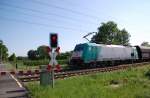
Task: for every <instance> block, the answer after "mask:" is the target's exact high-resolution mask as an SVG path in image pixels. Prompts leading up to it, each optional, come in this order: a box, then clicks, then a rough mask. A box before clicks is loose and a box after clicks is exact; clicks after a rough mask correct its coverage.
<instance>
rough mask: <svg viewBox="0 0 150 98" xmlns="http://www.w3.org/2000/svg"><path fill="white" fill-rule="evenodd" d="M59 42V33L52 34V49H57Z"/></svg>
mask: <svg viewBox="0 0 150 98" xmlns="http://www.w3.org/2000/svg"><path fill="white" fill-rule="evenodd" d="M57 41H58V35H57V33H52V34H50V46H51V47H52V48H56V47H57V45H58V42H57Z"/></svg>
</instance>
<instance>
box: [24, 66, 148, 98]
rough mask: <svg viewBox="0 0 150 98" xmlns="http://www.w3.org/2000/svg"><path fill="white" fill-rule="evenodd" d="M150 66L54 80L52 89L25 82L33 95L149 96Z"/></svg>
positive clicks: (55, 97) (83, 97) (39, 97)
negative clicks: (146, 74)
mask: <svg viewBox="0 0 150 98" xmlns="http://www.w3.org/2000/svg"><path fill="white" fill-rule="evenodd" d="M149 69H150V66H144V67H138V68H129V69H127V70H122V71H116V72H106V73H98V74H92V75H88V76H78V77H71V78H68V79H65V80H56V81H55V88H51V86H47V87H43V86H40V85H39V82H32V83H28V84H26V85H27V87H28V88H29V90H30V91H31V96H32V97H33V98H150V79H149V78H148V77H146V76H145V73H146V72H147V71H148V70H149Z"/></svg>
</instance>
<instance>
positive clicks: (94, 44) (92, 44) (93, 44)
mask: <svg viewBox="0 0 150 98" xmlns="http://www.w3.org/2000/svg"><path fill="white" fill-rule="evenodd" d="M85 44H87V45H89V46H106V47H118V48H119V47H120V48H124V47H130V46H122V45H106V44H96V43H85Z"/></svg>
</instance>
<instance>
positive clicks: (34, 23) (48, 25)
mask: <svg viewBox="0 0 150 98" xmlns="http://www.w3.org/2000/svg"><path fill="white" fill-rule="evenodd" d="M0 18H1V19H3V20H6V21H15V22H19V23H26V24H33V25H39V26H44V27H54V28H61V29H65V30H66V29H67V30H68V29H69V30H75V31H83V32H87V31H85V30H83V29H77V28H72V27H64V26H58V25H52V24H42V23H38V22H30V21H26V20H22V19H13V18H6V17H3V16H0Z"/></svg>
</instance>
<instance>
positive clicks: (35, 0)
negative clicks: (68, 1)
mask: <svg viewBox="0 0 150 98" xmlns="http://www.w3.org/2000/svg"><path fill="white" fill-rule="evenodd" d="M29 1H30V2H34V3H37V4H40V5H44V6H47V7H53V8H56V9H59V10H63V11H67V12H71V13H74V14H77V15H81V16H86V17H89V18H92V19H97V20H99V17H97V16H94V15H90V14H86V13H83V12H79V11H75V10H72V9H68V8H64V7H60V6H57V5H53V4H50V3H45V2H41V1H39V0H29Z"/></svg>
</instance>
